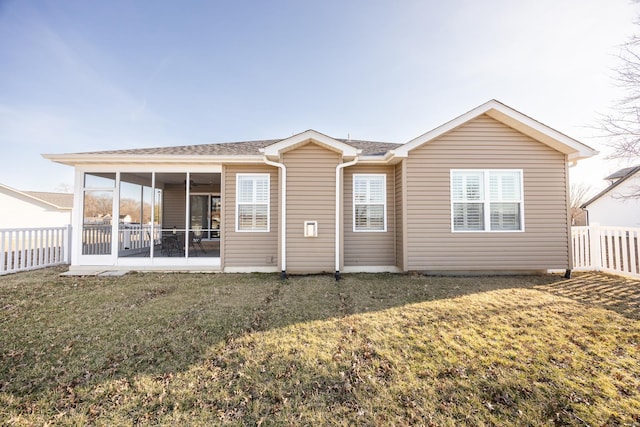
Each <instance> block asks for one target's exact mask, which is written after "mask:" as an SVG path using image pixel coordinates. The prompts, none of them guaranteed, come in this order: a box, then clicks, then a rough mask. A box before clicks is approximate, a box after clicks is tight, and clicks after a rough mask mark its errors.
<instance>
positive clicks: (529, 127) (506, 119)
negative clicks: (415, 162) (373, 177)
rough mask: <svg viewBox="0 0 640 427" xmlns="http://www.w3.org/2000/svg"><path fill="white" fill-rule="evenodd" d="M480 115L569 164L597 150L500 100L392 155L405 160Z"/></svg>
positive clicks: (471, 112) (591, 154)
mask: <svg viewBox="0 0 640 427" xmlns="http://www.w3.org/2000/svg"><path fill="white" fill-rule="evenodd" d="M483 114H486V115H488V116H489V117H491V118H493V119H495V120H497V121H499V122H501V123H503V124H505V125H507V126H509V127H511V128H513V129H515V130H517V131H519V132H521V133H523V134H525V135H528V136H530V137H531V138H533V139H535V140H537V141H540V142H541V143H543V144H545V145H548V146H549V147H551V148H553V149H555V150H557V151H559V152H561V153H563V154H567V155H568V156H569V158H568V160H570V161H578V160H581V159H586V158H588V157H592V156H595V155H597V154H598V151H596V150H594V149H593V148H591V147H589V146H588V145H585V144H583V143H581V142H579V141H577V140H575V139H573V138H571V137H569V136H567V135H565V134H563V133H561V132H558V131H557V130H555V129H552V128H550V127H549V126H547V125H544V124H542V123H540V122H538V121H537V120H534V119H532V118H531V117H529V116H526V115H524V114H522V113H520V112H519V111H517V110H514V109H513V108H511V107H508V106H506V105H505V104H503V103H501V102H499V101H496V100H495V99H492V100H490V101H488V102H485V103H484V104H482V105H480V106H478V107H476V108H474V109H473V110H470V111H468V112H466V113H465V114H462V115H461V116H458V117H456V118H455V119H453V120H450V121H449V122H447V123H445V124H443V125H441V126H438V127H437V128H435V129H433V130H431V131H429V132H427V133H425V134H423V135H420V136H419V137H417V138H414V139H412V140H411V141H409V142H407V143H406V144H404V145H402V146H401V147H398V148H397V149H396V150H394V151H395V155H396V156H397V157H406V156H407V155H408V153H409V151H411V150H413V149H414V148H417V147H419V146H421V145H423V144H425V143H428V142H429V141H432V140H434V139H436V138H438V137H440V136H442V135H444V134H445V133H447V132H449V131H451V130H453V129H455V128H457V127H458V126H461V125H463V124H464V123H467V122H468V121H470V120H473V119H475V118H476V117H478V116H481V115H483Z"/></svg>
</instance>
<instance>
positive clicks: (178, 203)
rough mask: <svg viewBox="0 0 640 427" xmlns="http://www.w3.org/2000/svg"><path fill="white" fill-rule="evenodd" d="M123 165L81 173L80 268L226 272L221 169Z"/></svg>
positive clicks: (77, 223)
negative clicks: (222, 264) (222, 255)
mask: <svg viewBox="0 0 640 427" xmlns="http://www.w3.org/2000/svg"><path fill="white" fill-rule="evenodd" d="M118 169H121V170H119V171H116V172H112V171H104V170H102V171H98V170H95V171H93V170H78V171H77V174H76V193H75V194H76V195H79V196H80V197H77V200H76V201H75V206H74V225H75V229H76V230H78V229H79V228H80V229H81V231H80V232H79V233H74V240H75V241H74V245H73V248H74V251H73V255H72V257H73V260H72V262H73V264H74V265H85V266H122V267H124V268H127V267H130V268H138V269H140V268H142V269H163V268H166V267H170V268H171V269H172V270H179V269H180V267H181V266H184V267H185V268H189V269H191V270H192V269H193V267H194V266H196V267H202V268H201V269H202V270H219V269H220V238H221V233H220V230H221V194H220V184H221V166H207V167H206V169H208V170H206V171H204V170H194V171H187V172H184V171H176V170H173V169H175V168H165V169H158V170H154V171H138V170H136V169H135V168H125V167H123V168H118ZM140 169H143V168H140ZM183 170H184V168H183Z"/></svg>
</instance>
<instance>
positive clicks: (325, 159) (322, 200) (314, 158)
mask: <svg viewBox="0 0 640 427" xmlns="http://www.w3.org/2000/svg"><path fill="white" fill-rule="evenodd" d="M283 158H284V164H285V166H286V167H287V271H288V272H291V273H314V272H331V271H334V270H335V209H336V207H335V206H336V183H335V176H336V166H337V165H338V163H339V162H340V155H339V154H338V153H336V152H333V151H330V150H328V149H326V148H323V147H321V146H319V145H317V144H315V143H308V144H305V145H303V146H301V147H298V148H296V149H294V150H291V151H288V152H286V153H285V154H284V155H283ZM304 221H318V237H304V230H303V228H304Z"/></svg>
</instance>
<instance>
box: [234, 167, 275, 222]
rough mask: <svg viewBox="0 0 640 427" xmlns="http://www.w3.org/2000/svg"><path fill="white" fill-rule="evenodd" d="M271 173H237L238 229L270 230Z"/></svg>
mask: <svg viewBox="0 0 640 427" xmlns="http://www.w3.org/2000/svg"><path fill="white" fill-rule="evenodd" d="M269 179H270V178H269V174H268V173H253V174H249V173H239V174H236V231H239V232H268V231H269V211H270V209H269V199H270V197H269V195H270V190H269Z"/></svg>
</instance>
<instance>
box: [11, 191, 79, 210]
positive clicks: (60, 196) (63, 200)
mask: <svg viewBox="0 0 640 427" xmlns="http://www.w3.org/2000/svg"><path fill="white" fill-rule="evenodd" d="M23 193H24V194H26V195H28V196H31V197H33V198H34V199H39V200H42V201H44V202H47V203H49V204H51V205H54V206H57V207H58V208H60V209H71V208H73V194H72V193H49V192H43V191H23Z"/></svg>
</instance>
